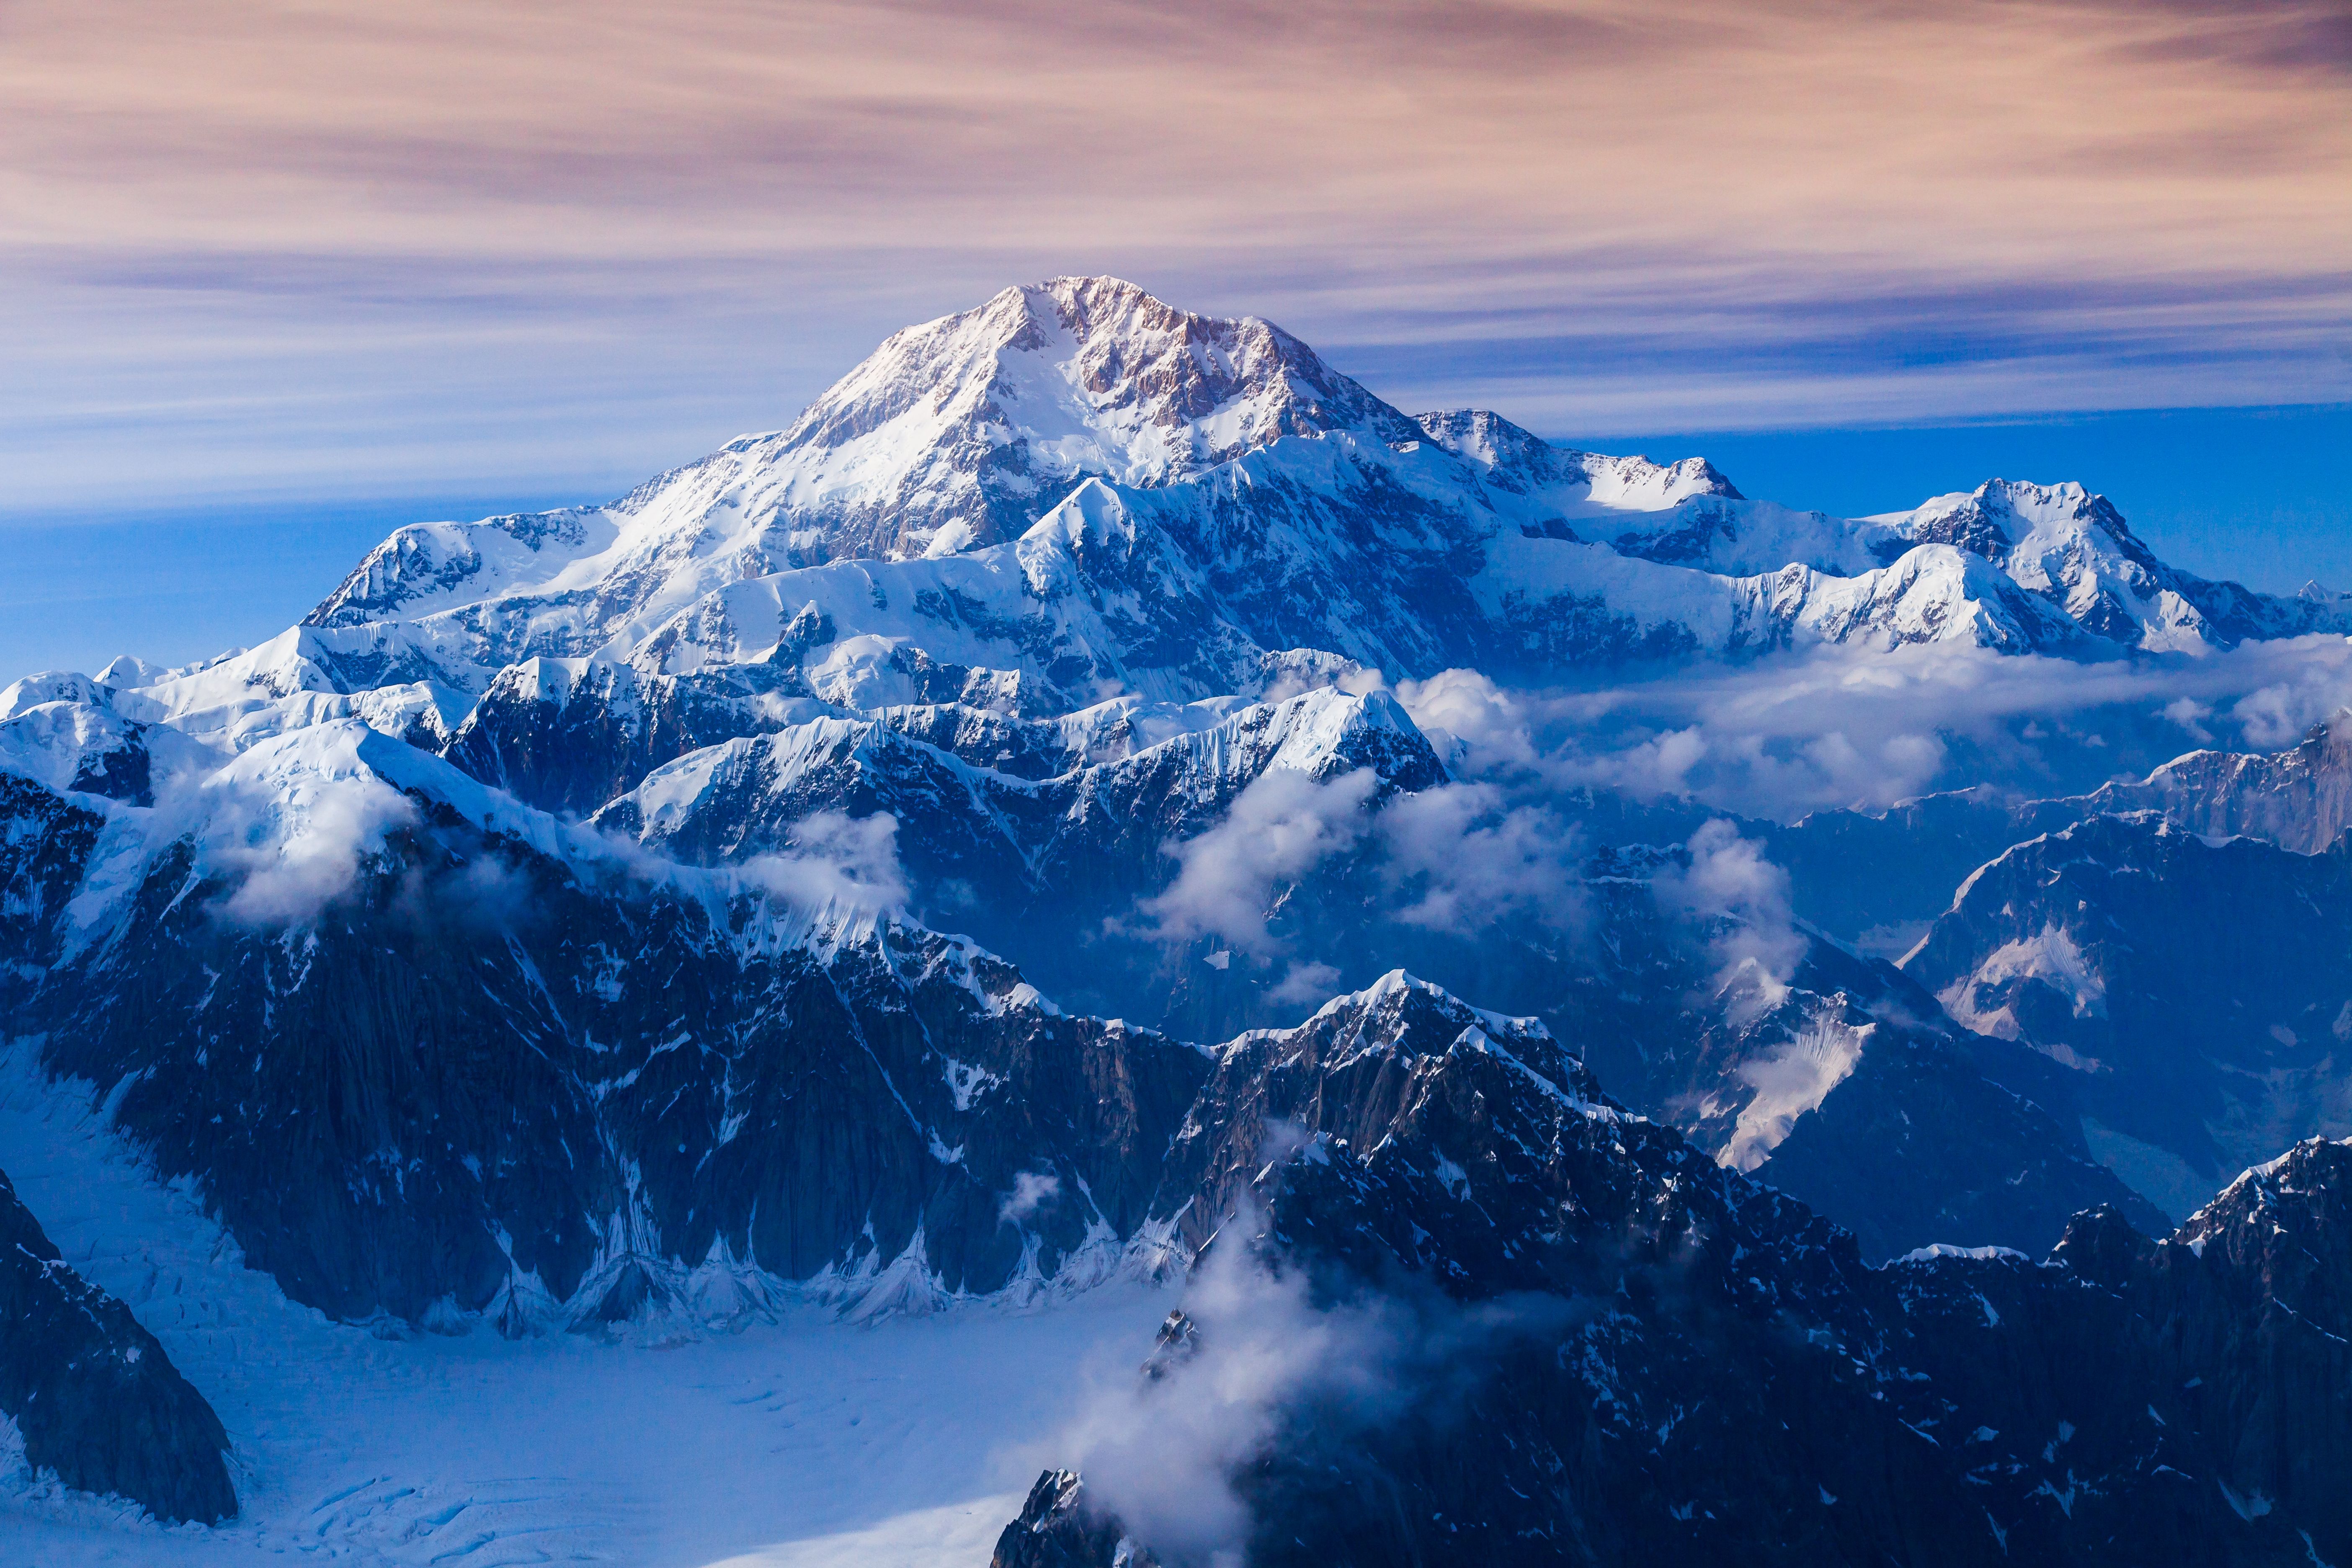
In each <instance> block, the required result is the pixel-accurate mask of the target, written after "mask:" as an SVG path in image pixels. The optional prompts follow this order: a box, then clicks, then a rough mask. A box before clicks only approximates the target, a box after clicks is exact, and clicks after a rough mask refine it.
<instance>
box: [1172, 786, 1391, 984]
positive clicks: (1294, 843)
mask: <svg viewBox="0 0 2352 1568" xmlns="http://www.w3.org/2000/svg"><path fill="white" fill-rule="evenodd" d="M1379 784H1380V779H1379V777H1378V775H1377V774H1375V773H1373V772H1372V770H1371V769H1370V768H1359V769H1357V770H1356V771H1355V772H1353V773H1343V774H1341V775H1340V776H1339V777H1338V778H1335V779H1332V780H1330V781H1328V783H1318V782H1317V781H1316V780H1314V779H1312V778H1310V777H1308V776H1307V774H1305V773H1298V772H1297V771H1295V770H1292V769H1289V768H1272V769H1268V770H1267V771H1266V772H1265V773H1261V774H1259V775H1258V776H1257V777H1256V778H1255V779H1253V780H1252V781H1251V782H1250V784H1249V787H1248V788H1246V789H1244V790H1243V791H1242V793H1241V794H1240V795H1238V796H1236V797H1235V798H1234V804H1233V805H1232V806H1231V807H1230V808H1228V809H1227V811H1226V813H1225V816H1224V818H1223V820H1222V821H1220V822H1219V823H1218V824H1217V825H1216V826H1213V827H1212V828H1210V829H1209V830H1208V831H1207V832H1205V833H1202V834H1201V835H1200V836H1198V837H1194V838H1190V839H1187V840H1185V841H1183V842H1182V843H1181V844H1170V845H1168V846H1167V847H1166V852H1167V853H1168V854H1170V855H1172V856H1174V857H1175V858H1176V861H1177V863H1178V866H1179V867H1180V869H1179V870H1178V872H1177V875H1176V880H1175V881H1174V882H1173V883H1172V884H1171V885H1170V887H1169V888H1168V890H1167V891H1165V892H1163V893H1161V894H1160V895H1159V896H1158V897H1156V898H1151V899H1146V900H1143V903H1142V906H1141V907H1142V910H1143V912H1144V913H1145V914H1146V915H1148V916H1150V918H1151V920H1152V921H1153V930H1154V932H1155V934H1157V935H1158V936H1160V937H1161V938H1162V939H1164V940H1168V941H1172V942H1184V941H1190V940H1191V939H1192V938H1194V937H1199V936H1216V937H1219V938H1222V939H1223V941H1225V942H1228V943H1230V944H1231V945H1232V946H1233V947H1234V948H1235V949H1237V950H1240V951H1242V952H1249V953H1254V954H1256V955H1258V956H1261V957H1263V956H1265V955H1267V954H1270V953H1272V952H1274V951H1275V950H1276V942H1275V940H1274V938H1273V936H1272V935H1271V934H1270V933H1269V932H1268V931H1267V930H1266V925H1265V921H1266V916H1267V914H1268V913H1269V912H1270V907H1271V904H1272V900H1273V899H1274V897H1275V890H1276V888H1277V886H1279V885H1282V884H1285V883H1290V882H1295V881H1297V879H1299V878H1301V877H1303V876H1305V875H1306V874H1307V873H1308V872H1309V871H1312V870H1313V869H1314V868H1316V867H1317V866H1318V865H1320V864H1322V863H1323V861H1324V860H1326V859H1328V858H1330V857H1331V856H1333V855H1336V854H1339V853H1340V852H1341V851H1343V850H1347V849H1349V848H1352V847H1354V846H1355V844H1356V841H1357V840H1358V839H1360V838H1361V837H1363V835H1364V832H1365V830H1366V828H1367V827H1368V826H1370V813H1369V812H1367V811H1366V810H1365V806H1366V804H1367V803H1368V802H1369V801H1370V799H1371V796H1372V793H1373V791H1374V790H1375V789H1376V788H1377V787H1378V786H1379Z"/></svg>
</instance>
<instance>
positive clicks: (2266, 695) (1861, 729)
mask: <svg viewBox="0 0 2352 1568" xmlns="http://www.w3.org/2000/svg"><path fill="white" fill-rule="evenodd" d="M1397 695H1398V697H1399V699H1400V700H1402V702H1403V703H1404V705H1405V708H1406V710H1407V711H1409V712H1410V713H1411V714H1412V717H1413V720H1414V721H1415V722H1416V723H1418V724H1419V725H1420V726H1421V727H1422V728H1423V731H1427V732H1428V733H1429V735H1430V736H1431V738H1432V739H1433V741H1435V742H1437V743H1438V744H1439V746H1440V747H1441V749H1442V750H1443V751H1444V752H1445V753H1446V755H1447V761H1448V763H1449V765H1450V766H1451V767H1452V768H1453V770H1454V773H1455V775H1456V776H1457V777H1461V778H1465V779H1473V780H1481V781H1486V782H1491V783H1495V784H1499V785H1502V786H1504V787H1506V788H1507V790H1508V791H1509V792H1510V794H1511V795H1512V797H1513V798H1514V799H1517V800H1538V799H1542V798H1544V797H1546V796H1548V795H1552V794H1555V793H1557V792H1560V791H1569V790H1577V789H1581V788H1596V789H1609V790H1616V791H1622V792H1623V793H1624V794H1626V795H1631V796H1633V798H1635V799H1637V800H1658V799H1662V798H1667V797H1674V796H1688V797H1690V798H1692V799H1695V800H1697V801H1699V802H1702V803H1704V804H1706V805H1710V806H1713V807H1715V808H1717V809H1718V810H1722V811H1727V812H1734V813H1738V814H1739V815H1742V816H1756V817H1772V818H1777V819H1780V820H1790V819H1793V818H1795V817H1798V816H1803V815H1804V814H1806V813H1807V812H1811V811H1818V810H1822V809H1824V808H1830V807H1837V806H1855V807H1860V808H1864V809H1880V808H1884V807H1885V806H1889V805H1894V804H1895V803H1896V802H1897V801H1900V800H1904V799H1906V798H1909V797H1911V796H1914V795H1920V794H1923V793H1927V792H1928V791H1931V790H1937V789H1953V788H1963V787H1967V786H1969V785H1971V784H1980V783H1994V784H2000V785H2002V786H2004V787H2007V788H2011V789H2017V790H2021V791H2026V792H2031V793H2045V794H2072V793H2078V792H2081V791H2084V790H2088V789H2092V788H2095V787H2096V786H2097V785H2098V784H2101V783H2104V782H2105V781H2106V780H2107V779H2110V778H2115V777H2118V776H2126V775H2128V776H2137V775H2138V774H2141V773H2146V772H2147V769H2148V768H2150V767H2153V766H2155V765H2156V764H2158V763H2162V762H2165V761H2167V760H2168V759H2170V758H2171V757H2174V756H2177V755H2179V753H2181V752H2187V751H2190V750H2194V749H2197V748H2199V747H2203V746H2218V747H2221V748H2224V749H2236V750H2251V751H2274V750H2277V749H2279V748H2280V747H2283V746H2287V745H2291V744H2293V743H2294V741H2295V740H2296V739H2297V738H2298V737H2300V736H2301V735H2302V734H2303V733H2304V732H2305V731H2306V730H2308V729H2309V728H2310V727H2311V726H2312V725H2313V724H2315V723H2317V722H2318V721H2322V720H2324V719H2326V717H2327V716H2328V715H2330V714H2331V713H2334V712H2336V711H2337V710H2340V709H2342V708H2344V707H2345V706H2346V705H2347V704H2352V643H2347V639H2345V638H2342V637H2325V636H2315V637H2296V638H2292V639H2287V640H2282V641H2278V642H2268V643H2249V644H2246V645H2244V646H2242V647H2237V648H2233V649H2230V650H2227V651H2224V652H2220V653H2212V654H2207V655H2204V656H2202V657H2198V658H2189V657H2186V656H2179V655H2168V656H2162V657H2149V658H2128V659H2116V660H2112V661H2108V662H2105V663H2097V664H2078V663H2074V662H2072V661H2070V660H2065V659H2058V658H2042V657H2039V656H2030V655H2029V656H2021V655H2016V654H2000V653H1993V652H1990V651H1987V650H1985V649H1981V648H1975V647H1940V646H1935V645H1926V646H1920V647H1907V648H1897V649H1894V650H1892V651H1885V652H1882V651H1877V650H1868V649H1859V648H1845V647H1825V648H1821V649H1818V650H1814V651H1811V652H1807V653H1803V654H1791V655H1788V656H1784V657H1781V658H1771V659H1765V660H1760V661H1759V662H1757V663H1755V664H1750V665H1742V666H1714V667H1706V668H1697V669H1685V670H1681V671H1677V672H1676V673H1675V675H1674V676H1673V677H1672V679H1656V680H1649V681H1638V682H1626V683H1622V684H1618V685H1612V686H1605V687H1596V688H1591V689H1575V690H1563V689H1550V690H1514V689H1507V688H1504V687H1500V686H1497V685H1496V683H1495V682H1494V681H1493V680H1492V679H1488V678H1487V677H1486V676H1484V675H1481V674H1479V673H1478V672H1476V671H1475V670H1464V669H1456V670H1447V671H1445V672H1444V673H1443V674H1440V675H1436V676H1433V677H1431V678H1430V679H1427V680H1420V681H1412V680H1408V681H1405V682H1403V683H1402V684H1401V685H1400V686H1399V687H1398V688H1397Z"/></svg>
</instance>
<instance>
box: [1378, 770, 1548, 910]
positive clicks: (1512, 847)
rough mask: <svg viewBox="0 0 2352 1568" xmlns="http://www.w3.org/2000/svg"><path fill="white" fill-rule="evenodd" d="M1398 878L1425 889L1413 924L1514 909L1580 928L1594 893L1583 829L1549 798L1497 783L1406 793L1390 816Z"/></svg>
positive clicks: (1384, 835) (1392, 863) (1385, 836)
mask: <svg viewBox="0 0 2352 1568" xmlns="http://www.w3.org/2000/svg"><path fill="white" fill-rule="evenodd" d="M1380 842H1381V847H1382V848H1383V849H1384V850H1385V851H1386V852H1387V856H1388V862H1387V866H1386V872H1387V875H1388V877H1389V879H1390V880H1391V882H1392V883H1394V884H1396V885H1399V886H1402V887H1406V888H1410V889H1413V890H1415V891H1417V892H1418V893H1419V897H1418V898H1417V899H1416V900H1415V901H1414V902H1412V903H1411V904H1409V905H1407V906H1406V907H1405V908H1403V909H1402V910H1398V911H1396V916H1395V918H1397V919H1398V920H1401V921H1404V922H1406V923H1407V924H1409V925H1418V926H1428V927H1432V928H1433V929H1438V930H1446V931H1461V930H1465V929H1470V928H1474V927H1476V926H1480V925H1483V924H1486V922H1488V921H1494V920H1497V919H1501V918H1504V917H1506V916H1510V915H1528V916H1532V917H1534V918H1537V919H1539V920H1541V921H1545V922H1546V923H1547V924H1549V925H1552V926H1556V927H1561V928H1570V929H1573V928H1575V927H1577V926H1578V925H1580V923H1581V920H1582V915H1583V910H1584V899H1583V880H1582V877H1581V875H1580V864H1579V863H1580V858H1581V854H1582V843H1583V840H1582V837H1581V836H1580V835H1579V834H1578V833H1577V832H1576V831H1575V830H1574V829H1573V828H1572V827H1570V826H1568V825H1567V824H1565V823H1563V822H1561V821H1560V820H1559V817H1558V816H1555V815H1554V814H1553V813H1551V812H1550V811H1549V810H1546V809H1544V808H1543V807H1541V806H1528V805H1523V806H1512V805H1509V804H1508V803H1507V801H1506V799H1505V797H1504V794H1503V792H1502V790H1500V789H1499V788H1497V787H1496V786H1495V785H1493V784H1441V785H1439V786H1438V787H1437V788H1435V789H1429V790H1423V791H1421V792H1420V793H1418V794H1414V795H1400V796H1398V797H1397V798H1396V799H1395V800H1393V801H1391V803H1390V804H1389V805H1388V807H1387V809H1385V810H1384V811H1382V812H1381V816H1380Z"/></svg>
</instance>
